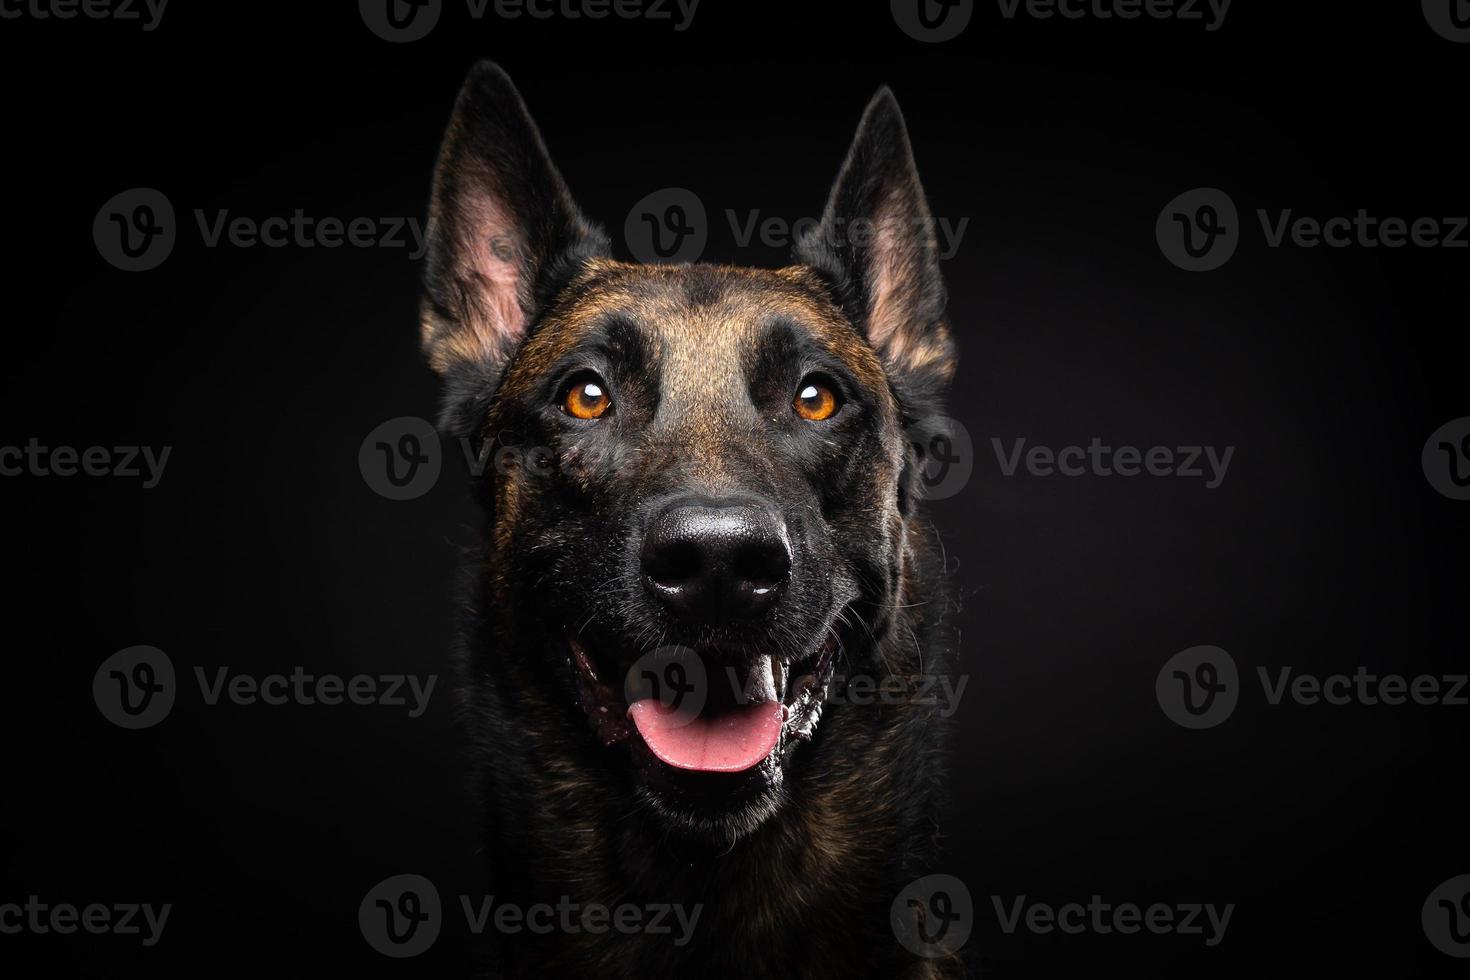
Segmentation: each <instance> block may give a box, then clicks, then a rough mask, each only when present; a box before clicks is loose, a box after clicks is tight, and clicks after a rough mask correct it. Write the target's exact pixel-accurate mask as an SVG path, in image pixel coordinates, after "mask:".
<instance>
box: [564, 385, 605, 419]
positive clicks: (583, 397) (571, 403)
mask: <svg viewBox="0 0 1470 980" xmlns="http://www.w3.org/2000/svg"><path fill="white" fill-rule="evenodd" d="M562 408H563V409H565V410H566V413H567V414H568V415H570V416H571V417H572V418H574V419H596V418H601V417H602V416H603V415H605V414H606V413H607V410H608V409H609V408H612V399H611V398H609V397H608V395H607V386H606V385H605V384H603V383H602V379H601V378H588V379H587V380H585V381H578V382H577V383H576V384H574V385H572V387H571V388H570V389H568V390H567V397H566V400H565V401H563V402H562Z"/></svg>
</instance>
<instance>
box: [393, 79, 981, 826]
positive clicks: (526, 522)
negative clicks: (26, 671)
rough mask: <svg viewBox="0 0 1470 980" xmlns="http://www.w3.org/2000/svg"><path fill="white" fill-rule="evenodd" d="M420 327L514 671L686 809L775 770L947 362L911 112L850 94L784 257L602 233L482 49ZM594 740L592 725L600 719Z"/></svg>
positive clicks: (869, 618) (747, 789)
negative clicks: (661, 249)
mask: <svg viewBox="0 0 1470 980" xmlns="http://www.w3.org/2000/svg"><path fill="white" fill-rule="evenodd" d="M429 245H430V250H429V255H428V263H427V272H426V280H425V281H426V295H425V298H424V303H423V322H422V335H423V345H424V348H425V351H426V352H427V355H428V358H429V361H430V363H431V365H432V366H433V368H434V369H435V370H436V371H437V372H438V373H439V374H440V375H441V377H442V378H443V380H444V384H445V392H446V395H445V407H444V414H443V418H442V422H443V425H444V428H445V429H446V430H447V431H448V432H450V433H451V434H453V435H455V436H458V437H461V438H466V439H469V440H470V441H471V442H472V444H474V445H475V446H477V447H481V448H482V450H483V452H484V453H485V455H486V457H487V458H488V459H489V460H491V461H492V464H491V465H489V466H487V467H486V469H485V474H486V478H485V480H484V482H483V486H482V496H483V498H484V503H485V506H486V508H487V511H488V514H489V527H488V533H487V537H486V551H487V553H486V555H485V556H484V560H485V562H486V563H487V566H488V567H489V568H490V570H491V575H490V583H491V584H490V591H491V595H490V596H488V597H487V599H488V601H490V602H492V603H494V604H495V606H496V611H495V614H494V615H495V617H496V618H497V619H498V620H500V621H502V622H503V623H508V624H510V625H509V626H508V627H507V628H506V629H505V630H503V632H502V634H501V635H503V636H513V637H514V638H515V648H514V649H498V650H491V651H488V652H487V653H486V654H485V655H486V656H489V657H492V658H510V659H513V660H514V662H515V664H516V666H517V670H516V676H517V677H525V678H529V679H530V680H529V681H528V683H529V685H531V686H532V687H533V688H534V690H527V691H523V692H520V693H519V694H512V695H510V698H511V699H512V700H514V699H515V698H517V697H524V698H525V699H526V700H527V701H535V702H536V703H538V704H555V705H559V706H561V707H562V710H563V711H564V712H565V716H566V723H567V724H570V725H574V726H576V727H577V729H578V731H579V735H578V737H579V738H581V739H583V740H585V741H586V742H587V743H588V744H589V746H594V747H595V748H594V750H595V751H597V752H602V753H605V754H606V759H607V761H608V762H609V763H610V764H613V765H615V766H618V767H619V771H621V772H625V773H626V778H627V780H628V781H629V786H630V789H631V790H632V791H633V792H634V793H635V795H636V796H637V797H638V798H639V799H640V800H641V801H642V802H643V803H644V804H645V805H647V806H649V807H651V808H652V809H653V810H654V811H656V812H657V813H658V814H659V815H661V816H662V817H664V818H665V819H667V820H668V821H669V822H670V824H671V825H672V826H674V827H675V828H677V829H681V830H684V831H686V832H691V833H699V834H705V835H711V836H715V837H721V838H732V837H736V836H739V835H740V834H742V833H744V832H748V831H749V830H750V829H752V828H753V827H755V826H757V825H759V824H760V822H761V821H763V820H764V819H765V818H766V817H768V816H769V815H770V814H771V813H772V812H774V810H775V809H776V807H777V806H778V805H779V802H780V800H781V798H782V787H783V782H784V781H785V780H786V779H787V778H788V776H789V773H790V766H791V762H792V759H793V758H794V757H795V756H796V755H797V754H798V749H799V745H800V744H801V743H802V742H804V741H809V740H810V739H811V738H812V737H813V735H814V733H815V732H816V731H817V729H818V726H819V723H820V720H821V719H820V716H821V713H822V708H823V700H824V693H825V688H826V685H827V683H828V681H829V680H830V678H831V676H832V672H833V668H834V665H835V662H836V659H837V658H838V657H839V656H844V657H848V658H850V659H852V660H853V661H855V662H860V661H862V660H863V658H865V657H870V656H873V655H875V654H876V652H877V651H876V644H877V643H878V642H879V640H880V639H881V638H882V637H883V636H884V635H885V633H886V631H887V630H888V628H889V626H890V623H891V620H892V618H893V615H894V610H895V608H896V607H897V606H899V605H900V592H901V589H902V583H903V581H904V579H905V576H906V575H907V574H908V573H909V569H908V568H907V562H908V561H909V560H910V559H909V553H908V546H909V541H908V535H909V534H910V530H909V520H908V519H909V516H910V511H911V508H912V506H913V501H914V497H915V490H916V487H917V478H918V472H919V466H920V462H921V461H920V460H919V459H918V458H917V457H916V450H915V448H914V447H913V446H912V445H911V443H910V441H909V439H908V438H906V436H905V427H906V425H908V424H909V423H910V422H911V421H912V420H913V419H914V418H916V417H918V416H919V415H920V414H922V413H925V412H928V411H932V410H933V407H934V405H933V402H934V399H936V398H937V397H938V395H939V393H940V391H941V389H942V388H943V387H944V385H945V384H946V383H947V382H948V380H949V378H950V376H951V374H952V372H953V365H954V361H953V350H952V345H951V341H950V337H949V333H948V330H947V328H946V326H945V324H944V320H943V316H944V288H943V285H942V282H941V279H940V274H939V267H938V254H937V248H936V243H935V237H934V227H933V221H932V218H931V216H930V213H929V210H928V207H927V205H926V203H925V199H924V195H923V191H922V189H921V187H920V185H919V180H918V176H917V173H916V171H915V169H914V163H913V157H912V154H911V152H910V149H909V143H908V137H907V134H906V132H905V129H904V123H903V117H902V115H901V114H900V112H899V108H898V105H897V103H896V102H895V101H894V99H893V96H892V94H891V93H889V92H888V91H887V90H883V91H881V92H880V93H879V94H878V95H877V96H876V97H875V98H874V99H873V101H872V103H871V104H870V105H869V106H868V109H867V111H866V114H865V115H864V116H863V119H862V122H861V125H860V127H859V129H858V133H857V137H856V140H855V142H854V144H853V146H852V148H851V151H850V152H849V154H848V157H847V160H846V162H845V163H844V164H843V166H842V169H841V171H840V173H839V175H838V178H837V182H836V184H835V186H834V187H833V189H832V192H831V196H830V198H829V200H828V201H827V205H826V209H825V212H824V214H823V217H822V220H821V222H820V224H819V225H817V226H816V227H815V228H814V229H813V230H811V231H810V232H809V233H808V234H807V235H805V236H804V237H803V239H802V240H801V241H800V242H799V244H798V246H797V248H796V255H795V264H793V265H791V266H789V267H786V268H781V269H775V270H761V269H747V268H735V267H728V266H712V265H652V266H649V265H638V264H630V263H625V262H620V261H614V260H613V259H611V258H610V257H609V249H608V241H607V238H606V236H605V235H604V234H603V233H602V232H601V231H600V230H599V229H598V228H596V227H595V226H593V225H592V224H591V223H589V222H588V221H587V220H586V219H585V218H584V217H583V216H582V214H581V213H580V212H579V211H578V209H577V207H576V205H575V204H574V203H573V202H572V199H571V197H570V195H569V193H568V191H567V189H566V187H565V186H564V184H563V182H562V179H561V177H560V175H559V174H558V172H557V170H556V168H555V167H554V166H553V164H552V163H551V160H550V158H549V157H548V155H547V153H546V150H545V147H544V145H543V143H542V141H541V138H540V136H539V134H538V132H537V130H536V128H535V125H534V124H533V123H532V121H531V119H530V117H529V116H528V114H527V112H526V109H525V106H524V104H523V103H522V101H521V99H520V97H519V95H518V94H517V93H516V91H515V89H514V88H513V86H512V85H511V83H510V80H509V79H508V78H507V77H506V76H505V74H504V73H503V72H502V71H501V70H500V69H499V68H497V67H495V66H494V65H491V64H488V63H486V64H482V65H480V66H478V67H477V68H476V69H475V70H474V71H472V72H471V74H470V76H469V78H468V80H467V81H466V83H465V86H464V88H463V90H462V91H461V93H460V96H459V99H458V103H457V104H456V106H455V110H454V115H453V118H452V120H451V122H450V125H449V130H448V133H447V134H446V137H445V141H444V146H443V150H442V152H441V156H440V160H439V164H438V168H437V171H436V174H435V181H434V190H433V203H432V208H431V212H430V221H429ZM599 741H600V742H601V743H602V744H601V746H597V742H599Z"/></svg>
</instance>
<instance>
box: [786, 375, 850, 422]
mask: <svg viewBox="0 0 1470 980" xmlns="http://www.w3.org/2000/svg"><path fill="white" fill-rule="evenodd" d="M839 404H840V403H839V402H838V399H837V392H836V391H835V390H833V388H832V386H831V385H829V384H827V383H826V381H825V380H824V379H822V378H807V379H806V380H805V381H803V382H802V383H801V387H800V388H799V389H798V390H797V392H796V401H795V402H794V403H793V407H794V408H795V409H796V414H797V415H800V416H801V417H802V418H804V419H806V420H807V421H808V422H821V421H823V420H825V419H830V418H831V417H832V416H834V415H836V414H837V409H838V407H839Z"/></svg>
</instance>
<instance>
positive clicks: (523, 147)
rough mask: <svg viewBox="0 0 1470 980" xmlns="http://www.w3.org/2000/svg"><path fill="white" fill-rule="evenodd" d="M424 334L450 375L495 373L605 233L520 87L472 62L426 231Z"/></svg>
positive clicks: (599, 247) (603, 242) (435, 360)
mask: <svg viewBox="0 0 1470 980" xmlns="http://www.w3.org/2000/svg"><path fill="white" fill-rule="evenodd" d="M426 240H427V245H428V249H427V256H426V263H425V272H424V299H423V306H422V319H421V329H422V340H423V347H424V352H425V354H426V355H427V356H428V359H429V364H430V365H431V366H432V367H433V368H434V370H435V371H437V372H438V373H439V374H440V375H450V374H451V373H456V372H457V371H458V370H459V369H462V368H463V369H471V370H473V372H474V373H476V374H479V375H482V376H489V377H494V376H496V375H497V374H498V372H499V370H500V368H501V367H503V366H504V364H505V362H506V361H507V360H508V359H509V357H510V355H511V353H512V352H513V351H514V350H515V348H516V346H517V345H518V344H519V342H520V341H521V340H522V339H523V338H524V337H525V335H526V332H527V330H528V328H529V327H530V326H531V325H532V324H533V323H534V322H535V320H536V317H537V315H538V313H539V312H540V311H541V310H542V309H543V308H544V306H545V304H546V303H547V302H548V301H549V300H550V299H551V298H552V297H553V296H554V295H555V293H556V291H557V290H558V289H559V288H560V286H562V285H564V284H565V283H566V282H567V281H568V280H569V279H570V278H571V277H572V276H573V275H574V274H575V273H576V270H577V268H578V267H579V266H580V265H581V264H582V263H583V262H584V261H586V260H587V259H589V258H593V257H595V256H600V255H606V254H607V251H608V240H607V236H606V235H605V234H604V233H603V232H602V230H601V229H600V228H597V227H596V226H594V225H592V224H591V223H589V222H588V221H587V220H586V219H585V218H584V217H583V216H582V213H581V212H580V211H579V210H578V209H577V206H576V204H575V203H573V201H572V197H571V194H570V193H569V192H568V191H567V188H566V184H565V183H564V182H563V181H562V178H561V175H560V174H559V173H558V172H557V169H556V166H555V165H554V164H553V163H552V162H551V157H550V156H549V155H548V154H547V152H546V146H545V144H544V143H542V141H541V134H540V133H539V132H538V131H537V129H536V124H535V123H534V122H532V120H531V116H530V114H529V113H528V112H527V111H526V105H525V103H524V102H523V101H521V96H520V93H518V92H517V91H516V89H515V86H514V85H513V84H511V80H510V78H509V76H507V75H506V74H505V72H504V71H502V70H501V68H500V67H499V66H498V65H496V64H494V63H492V62H489V61H482V62H480V63H479V64H477V65H475V67H474V68H473V69H471V70H470V73H469V76H468V77H467V78H466V79H465V82H464V86H463V87H462V88H461V89H460V92H459V98H458V100H457V101H456V102H455V105H454V114H453V116H452V117H451V119H450V121H449V128H448V130H447V131H446V132H445V134H444V144H443V146H442V147H441V149H440V151H439V162H438V164H437V166H436V167H435V170H434V186H433V194H432V199H431V203H430V206H429V221H428V226H427V229H426Z"/></svg>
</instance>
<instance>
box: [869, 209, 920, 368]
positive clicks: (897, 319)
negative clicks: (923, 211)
mask: <svg viewBox="0 0 1470 980" xmlns="http://www.w3.org/2000/svg"><path fill="white" fill-rule="evenodd" d="M904 204H905V202H904V196H903V195H902V194H901V193H899V192H897V191H891V192H889V194H888V195H887V196H886V197H885V198H884V200H883V202H882V203H881V204H880V205H879V207H878V211H877V215H876V216H875V219H874V229H873V241H872V245H871V247H870V250H869V255H871V256H872V266H871V268H870V272H869V275H870V277H871V278H870V279H869V283H868V304H869V309H870V310H872V313H871V314H870V315H869V322H868V342H869V343H871V344H872V345H873V347H874V348H875V349H877V350H879V351H882V352H885V353H887V354H888V355H889V356H891V357H893V358H894V359H895V360H900V361H901V360H902V359H903V358H904V356H905V353H906V351H905V348H906V346H907V340H908V335H909V330H907V329H905V328H910V329H911V328H912V326H913V325H911V324H909V323H907V319H908V314H907V311H908V310H911V309H912V308H913V305H912V302H911V300H912V298H913V297H912V296H910V295H909V293H910V292H911V291H912V290H913V289H914V285H913V275H914V273H915V271H916V270H914V269H913V268H912V262H913V260H914V254H913V250H914V241H913V238H914V237H915V236H917V235H921V234H922V231H921V230H920V229H921V225H920V222H919V220H917V219H918V218H919V216H918V215H914V216H913V217H907V216H906V215H909V214H910V213H911V212H909V211H907V210H906V208H905V206H904Z"/></svg>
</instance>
